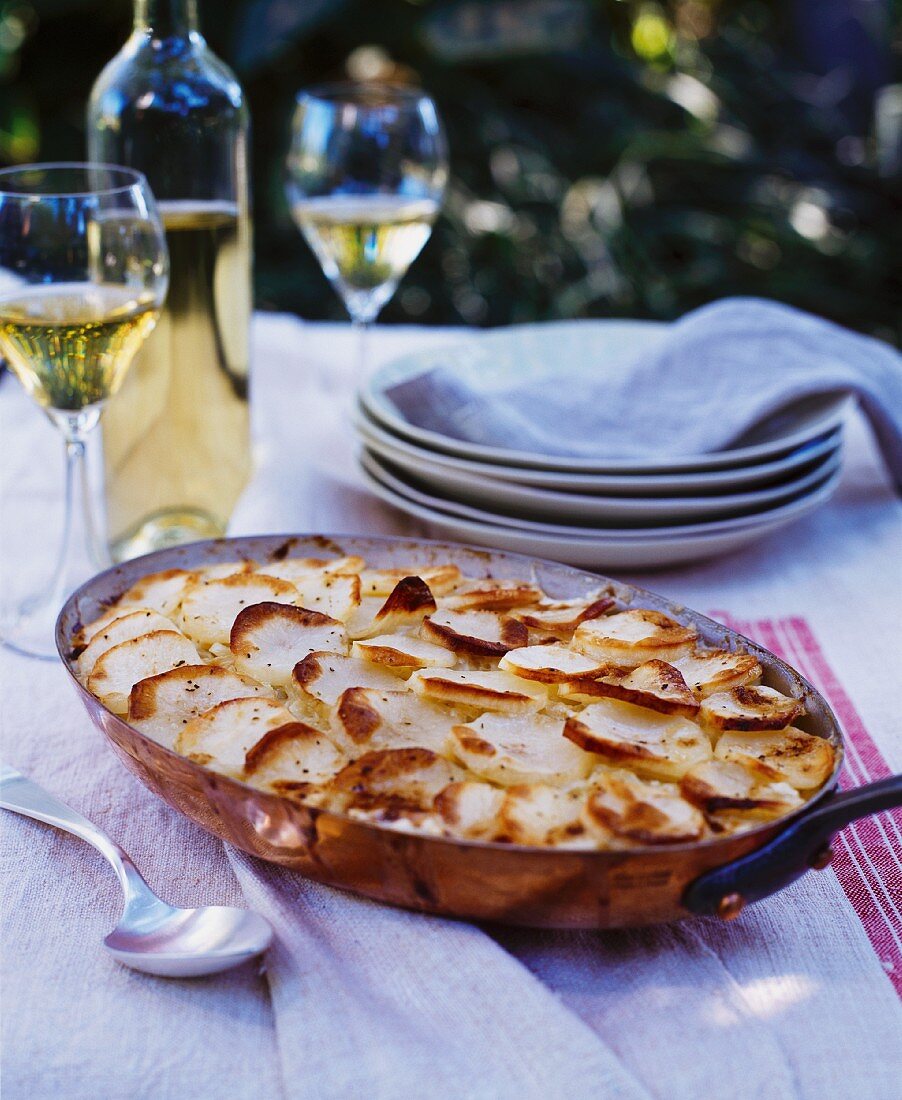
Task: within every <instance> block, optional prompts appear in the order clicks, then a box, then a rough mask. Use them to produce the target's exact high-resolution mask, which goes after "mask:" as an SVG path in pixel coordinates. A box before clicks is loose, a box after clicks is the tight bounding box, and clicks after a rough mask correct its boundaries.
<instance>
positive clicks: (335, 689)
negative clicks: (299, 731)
mask: <svg viewBox="0 0 902 1100" xmlns="http://www.w3.org/2000/svg"><path fill="white" fill-rule="evenodd" d="M353 687H360V688H375V689H376V690H377V691H398V690H399V689H402V688H404V687H405V683H404V681H403V680H401V679H400V678H399V677H398V676H396V675H395V674H394V673H393V672H389V671H387V669H386V667H385V666H382V665H375V664H372V663H371V662H370V661H361V660H360V659H359V658H357V657H343V656H342V655H341V654H340V653H322V652H314V653H309V654H308V655H307V656H306V657H305V658H304V659H303V661H299V662H298V663H297V664H296V665H295V667H294V671H293V672H292V674H291V679H290V680H289V681H288V682H287V683H286V685H285V690H286V692H287V693H288V697H289V699H290V700H291V704H290V705H291V706H292V707H293V708H294V709H295V710H297V711H298V713H299V714H300V715H301V717H303V718H306V717H309V718H313V719H315V720H316V721H318V722H328V721H329V718H330V716H331V711H332V707H334V706H335V704H336V703H337V702H338V700H339V699H340V698H341V696H342V694H343V693H344V692H345V691H347V689H348V688H353Z"/></svg>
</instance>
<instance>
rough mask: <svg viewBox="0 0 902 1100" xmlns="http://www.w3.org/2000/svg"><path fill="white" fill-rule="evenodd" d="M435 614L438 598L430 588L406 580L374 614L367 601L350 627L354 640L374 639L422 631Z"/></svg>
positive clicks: (350, 623) (406, 578) (413, 579)
mask: <svg viewBox="0 0 902 1100" xmlns="http://www.w3.org/2000/svg"><path fill="white" fill-rule="evenodd" d="M433 611H435V598H434V596H433V595H432V593H431V592H430V590H429V585H427V584H426V582H425V581H424V580H422V579H421V578H420V577H413V576H410V577H403V578H402V579H401V580H400V581H398V583H397V584H396V585H395V587H394V588H393V589H392V591H391V594H390V595H389V597H388V599H387V600H386V601H385V603H383V604H382V605H381V606H380V607H378V608H377V609H376V610H375V613H373V608H372V604H371V603H370V601H366V603H363V604H361V605H360V607H359V609H358V611H357V613H356V614H355V615H354V616H353V618H352V619H351V620H350V621H349V623H348V630H349V632H350V634H351V637H352V638H355V639H359V638H370V637H372V636H374V635H376V634H388V633H391V632H393V631H397V630H404V629H407V628H410V627H419V625H420V623H422V621H423V619H424V618H425V617H426V616H427V615H429V614H431V613H432V612H433Z"/></svg>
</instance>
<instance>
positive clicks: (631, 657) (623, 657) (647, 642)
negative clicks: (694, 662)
mask: <svg viewBox="0 0 902 1100" xmlns="http://www.w3.org/2000/svg"><path fill="white" fill-rule="evenodd" d="M695 640H696V632H695V630H693V629H692V627H688V626H683V625H682V624H680V623H678V622H677V621H676V619H671V618H670V616H669V615H664V614H663V613H662V612H660V611H651V610H648V609H647V608H635V609H633V610H631V611H620V612H618V613H617V614H616V615H605V616H603V617H602V618H599V619H589V620H588V621H587V622H584V623H580V625H579V626H578V627H577V629H576V633H575V634H574V635H573V641H572V643H571V644H572V646H573V648H574V649H576V650H578V651H579V652H580V653H586V654H588V656H590V657H596V658H597V659H598V660H599V661H610V663H611V664H614V665H621V666H623V667H624V668H635V667H636V666H637V665H641V664H643V663H644V662H645V661H651V660H657V661H671V662H672V661H673V660H674V659H675V658H677V657H681V656H684V655H685V654H687V653H689V652H690V651H691V650H692V649H693V647H694V643H695Z"/></svg>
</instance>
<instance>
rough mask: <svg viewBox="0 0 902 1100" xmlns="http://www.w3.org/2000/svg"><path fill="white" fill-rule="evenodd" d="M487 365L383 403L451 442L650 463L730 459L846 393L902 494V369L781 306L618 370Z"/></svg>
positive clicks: (741, 301)
mask: <svg viewBox="0 0 902 1100" xmlns="http://www.w3.org/2000/svg"><path fill="white" fill-rule="evenodd" d="M561 346H562V349H566V341H562V345H561ZM562 353H565V351H562ZM492 364H493V361H492V359H491V357H490V352H489V351H488V350H487V349H486V348H482V349H480V350H477V351H476V352H475V353H474V354H472V355H470V354H468V355H464V356H460V357H455V356H453V355H452V354H449V355H448V360H447V363H446V364H443V365H440V366H437V367H434V368H431V369H429V370H427V371H425V372H424V373H422V374H420V375H417V376H416V377H414V378H411V379H409V380H407V381H404V382H400V383H398V384H396V385H393V386H389V387H387V388H386V391H385V394H386V396H387V397H388V399H389V400H390V401H391V402H392V403H393V404H394V405H395V407H396V408H397V410H398V411H399V412H400V413H401V415H402V416H403V417H404V418H405V419H407V420H408V421H409V422H410V423H411V424H413V425H416V426H418V427H421V428H427V429H430V430H432V431H436V432H440V433H442V434H444V435H447V436H450V437H451V438H453V439H458V440H462V441H465V442H470V443H479V444H487V445H491V446H495V447H500V448H503V449H510V450H518V451H534V452H537V453H540V454H544V455H555V456H567V457H574V458H602V457H604V458H635V459H640V460H645V459H657V458H661V459H663V458H674V457H677V456H684V455H685V456H688V455H695V454H702V453H707V452H710V451H718V450H723V449H724V448H727V447H730V446H731V445H733V444H734V443H735V442H736V441H737V440H739V439H740V438H741V437H742V436H743V435H745V434H746V433H747V432H748V431H749V430H750V429H751V428H753V427H754V426H756V425H760V424H761V423H762V422H764V421H767V420H768V419H769V418H771V417H773V416H776V415H778V414H780V413H781V412H782V411H783V410H785V409H787V408H788V407H789V406H790V405H793V404H794V403H796V402H799V401H802V400H804V399H806V398H812V397H817V396H819V395H826V394H833V393H841V392H846V393H851V394H855V395H856V396H857V397H858V399H859V400H860V402H861V405H862V408H863V409H864V411H865V413H866V414H867V416H868V418H869V419H870V421H871V424H872V426H873V428H874V431H875V433H876V436H877V439H878V441H879V443H880V447H881V449H882V452H883V457H884V459H885V461H886V463H887V466H888V467H889V469H890V472H891V474H892V476H893V479H894V481H895V482H896V485H897V486H899V487H902V356H900V355H899V353H898V352H897V351H895V349H893V348H892V347H890V346H889V344H885V343H883V342H882V341H880V340H875V339H872V338H870V337H867V336H860V335H858V334H856V333H852V332H848V331H846V330H845V329H842V328H840V327H838V326H837V325H834V324H830V323H829V322H827V321H823V320H820V319H819V318H816V317H813V316H811V315H810V314H806V313H802V312H800V311H798V310H795V309H790V308H789V307H787V306H783V305H779V304H777V303H775V302H767V301H762V300H759V299H755V298H734V299H727V300H724V301H722V302H717V303H714V304H713V305H708V306H704V307H703V308H701V309H698V310H695V311H694V312H693V313H690V314H687V316H686V317H684V318H683V319H682V320H680V321H678V322H676V323H675V324H673V325H669V326H667V327H666V328H663V329H662V334H661V336H660V338H659V339H658V340H657V341H656V342H655V343H654V345H653V346H652V347H651V348H650V349H649V348H647V347H646V348H644V349H642V350H640V351H638V352H637V353H635V354H633V355H630V354H629V353H627V355H626V357H625V360H621V361H619V362H618V363H616V365H612V364H610V363H606V362H604V361H599V359H598V358H597V357H595V356H592V357H590V358H583V359H581V360H579V361H571V362H566V361H561V360H560V358H554V359H546V360H543V361H539V362H536V361H530V362H529V363H528V364H527V363H525V362H524V363H523V364H522V369H508V370H505V371H503V372H499V371H498V370H493V369H492ZM517 366H518V368H519V367H521V364H517Z"/></svg>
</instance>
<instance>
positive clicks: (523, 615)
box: [511, 596, 614, 639]
mask: <svg viewBox="0 0 902 1100" xmlns="http://www.w3.org/2000/svg"><path fill="white" fill-rule="evenodd" d="M613 606H614V601H613V600H612V599H611V597H610V596H598V597H596V598H594V599H589V600H558V601H552V602H548V603H542V604H540V605H539V606H537V607H530V608H528V609H527V610H526V611H513V612H512V613H511V614H512V615H513V616H514V618H515V619H519V620H520V622H521V623H523V624H524V625H526V626H528V627H529V628H530V629H531V630H541V631H544V632H545V633H548V634H553V635H554V636H555V637H557V638H564V639H567V638H570V637H571V636H572V634H573V631H574V630H576V628H577V627H578V626H579V624H580V623H584V622H588V621H589V619H597V618H598V617H599V616H600V615H603V614H604V613H605V612H606V611H608V610H609V609H610V608H612V607H613Z"/></svg>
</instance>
